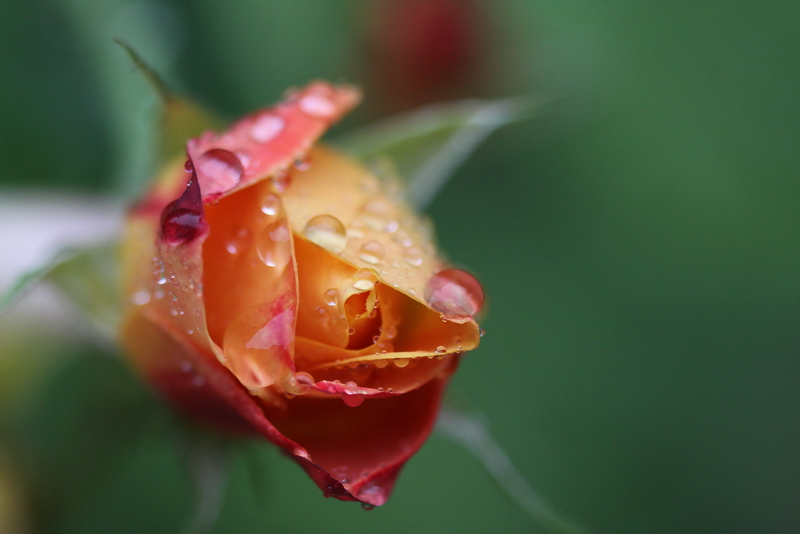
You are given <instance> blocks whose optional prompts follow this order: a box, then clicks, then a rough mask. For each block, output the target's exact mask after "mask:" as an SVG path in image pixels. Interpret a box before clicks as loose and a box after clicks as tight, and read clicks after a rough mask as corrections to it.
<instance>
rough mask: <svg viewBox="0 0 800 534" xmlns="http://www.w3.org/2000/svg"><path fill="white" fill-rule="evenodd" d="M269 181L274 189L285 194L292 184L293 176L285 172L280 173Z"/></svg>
mask: <svg viewBox="0 0 800 534" xmlns="http://www.w3.org/2000/svg"><path fill="white" fill-rule="evenodd" d="M269 181H270V183H271V184H272V189H274V190H275V191H276V192H278V193H283V192H284V191H286V190H287V189H288V188H289V185H290V184H291V183H292V176H291V175H290V174H289V173H288V172H287V171H285V170H283V171H278V172H276V173H275V174H273V175H272V176H270V177H269Z"/></svg>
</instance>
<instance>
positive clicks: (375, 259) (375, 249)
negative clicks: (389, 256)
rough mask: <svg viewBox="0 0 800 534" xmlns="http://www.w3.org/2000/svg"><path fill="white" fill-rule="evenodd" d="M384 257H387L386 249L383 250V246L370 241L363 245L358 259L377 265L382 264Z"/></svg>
mask: <svg viewBox="0 0 800 534" xmlns="http://www.w3.org/2000/svg"><path fill="white" fill-rule="evenodd" d="M384 256H386V249H384V248H383V245H381V244H380V243H379V242H377V241H374V240H369V241H367V242H366V243H364V244H363V245H361V249H360V250H359V251H358V257H359V258H361V260H362V261H365V262H367V263H371V264H372V265H377V264H378V263H380V262H382V261H383V258H384Z"/></svg>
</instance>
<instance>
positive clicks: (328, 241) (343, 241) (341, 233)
mask: <svg viewBox="0 0 800 534" xmlns="http://www.w3.org/2000/svg"><path fill="white" fill-rule="evenodd" d="M303 235H304V236H305V237H306V238H308V240H309V241H312V242H314V243H316V244H317V245H319V246H321V247H322V248H324V249H325V250H329V251H330V252H333V253H334V254H338V253H340V252H342V251H343V250H344V249H345V247H346V246H347V231H346V230H345V228H344V225H343V224H342V221H340V220H339V219H337V218H336V217H334V216H332V215H317V216H316V217H312V218H311V219H309V221H308V222H307V223H306V225H305V227H303Z"/></svg>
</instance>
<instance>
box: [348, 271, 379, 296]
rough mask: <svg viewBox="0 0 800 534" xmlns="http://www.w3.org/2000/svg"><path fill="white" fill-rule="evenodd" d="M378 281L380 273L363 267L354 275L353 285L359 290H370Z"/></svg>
mask: <svg viewBox="0 0 800 534" xmlns="http://www.w3.org/2000/svg"><path fill="white" fill-rule="evenodd" d="M377 283H378V273H376V272H375V271H373V270H372V269H361V270H359V271H357V272H356V274H354V275H353V287H354V288H356V289H357V290H359V291H369V290H370V289H372V288H373V287H375V284H377Z"/></svg>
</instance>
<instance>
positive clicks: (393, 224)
mask: <svg viewBox="0 0 800 534" xmlns="http://www.w3.org/2000/svg"><path fill="white" fill-rule="evenodd" d="M396 213H397V209H396V208H395V206H394V204H392V203H391V202H389V201H388V200H385V199H383V198H374V199H372V200H370V201H369V202H367V203H366V204H364V206H362V208H361V214H360V217H359V220H361V221H362V222H363V223H364V224H366V225H367V226H369V227H370V228H372V229H373V230H379V231H381V232H389V233H391V232H394V231H397V228H398V227H399V224H398V223H397V221H396V220H395V217H396Z"/></svg>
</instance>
